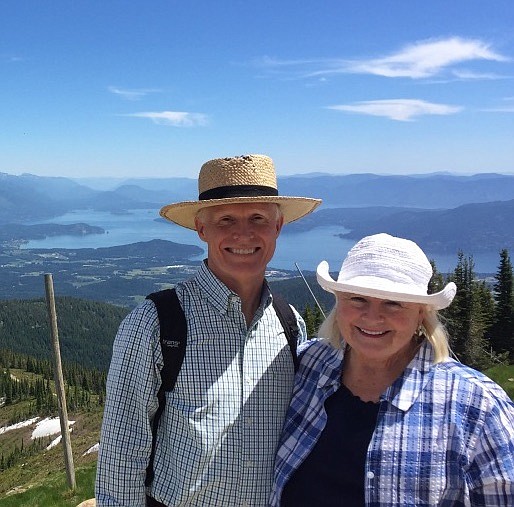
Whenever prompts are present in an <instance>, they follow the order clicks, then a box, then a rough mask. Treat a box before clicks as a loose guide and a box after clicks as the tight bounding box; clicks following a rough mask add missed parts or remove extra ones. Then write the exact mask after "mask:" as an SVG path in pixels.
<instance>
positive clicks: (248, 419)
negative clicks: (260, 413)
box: [245, 417, 253, 426]
mask: <svg viewBox="0 0 514 507" xmlns="http://www.w3.org/2000/svg"><path fill="white" fill-rule="evenodd" d="M245 423H246V425H247V426H251V425H252V423H253V419H252V418H251V417H247V418H246V419H245Z"/></svg>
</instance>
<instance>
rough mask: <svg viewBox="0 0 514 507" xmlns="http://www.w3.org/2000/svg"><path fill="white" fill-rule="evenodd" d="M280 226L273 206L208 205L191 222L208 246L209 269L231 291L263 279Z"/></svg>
mask: <svg viewBox="0 0 514 507" xmlns="http://www.w3.org/2000/svg"><path fill="white" fill-rule="evenodd" d="M283 223H284V219H283V217H282V214H281V213H280V211H279V208H278V205H276V204H274V203H244V204H227V205H223V206H210V207H208V208H205V209H203V210H202V211H201V212H200V213H199V214H198V216H197V217H196V219H195V225H196V230H197V232H198V236H199V237H200V239H201V240H202V241H205V242H206V243H207V245H208V263H209V269H210V270H211V271H212V272H213V273H214V274H215V275H216V276H217V277H218V278H219V279H220V280H221V281H222V282H223V283H225V284H226V285H227V286H228V287H229V288H232V289H234V288H235V287H237V286H238V284H240V283H244V282H245V281H260V280H261V279H262V278H263V277H264V272H265V270H266V266H267V264H268V262H269V261H270V260H271V258H272V257H273V253H274V252H275V245H276V240H277V237H278V235H279V233H280V229H281V228H282V225H283ZM232 282H235V283H232Z"/></svg>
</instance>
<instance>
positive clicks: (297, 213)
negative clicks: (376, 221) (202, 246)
mask: <svg viewBox="0 0 514 507" xmlns="http://www.w3.org/2000/svg"><path fill="white" fill-rule="evenodd" d="M253 202H257V203H258V202H260V203H275V204H278V205H279V206H280V210H281V211H282V214H283V215H284V223H285V224H287V223H289V222H294V221H295V220H298V219H299V218H302V217H303V216H305V215H308V214H309V213H311V212H312V211H314V210H315V209H316V208H317V207H318V206H319V205H320V204H321V199H311V198H309V197H285V196H282V197H280V196H262V197H227V198H224V199H206V200H203V201H183V202H178V203H175V204H168V205H167V206H163V207H162V208H161V210H160V212H159V214H160V215H161V217H163V218H165V219H166V220H170V221H171V222H174V223H176V224H177V225H180V226H182V227H186V228H188V229H192V230H196V227H195V216H196V214H197V213H198V211H199V210H201V209H202V208H208V207H211V206H222V205H225V204H244V203H253Z"/></svg>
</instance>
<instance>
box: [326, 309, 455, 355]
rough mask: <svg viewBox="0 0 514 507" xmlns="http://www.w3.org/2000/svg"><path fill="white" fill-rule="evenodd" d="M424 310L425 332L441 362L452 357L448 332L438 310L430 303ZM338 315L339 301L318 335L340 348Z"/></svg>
mask: <svg viewBox="0 0 514 507" xmlns="http://www.w3.org/2000/svg"><path fill="white" fill-rule="evenodd" d="M424 310H425V316H424V318H423V321H422V325H423V327H424V328H425V330H424V334H425V337H426V339H427V340H428V341H429V342H430V344H431V345H432V348H433V349H434V363H441V362H443V361H445V360H446V359H448V358H449V357H450V346H449V337H448V333H447V331H446V329H445V327H444V325H443V324H442V322H441V321H440V320H439V315H438V312H437V310H434V309H433V308H432V307H431V306H428V305H424ZM336 317H337V303H336V304H335V306H334V308H332V310H331V311H330V313H329V314H328V315H327V318H326V319H325V320H324V321H323V322H322V323H321V325H320V327H319V329H318V336H319V337H320V338H327V339H328V340H329V341H330V343H331V345H332V346H333V347H335V348H337V349H339V348H341V343H342V342H343V343H344V338H343V337H342V336H341V332H340V331H339V326H338V325H337V318H336Z"/></svg>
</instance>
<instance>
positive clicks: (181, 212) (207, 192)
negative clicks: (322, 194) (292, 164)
mask: <svg viewBox="0 0 514 507" xmlns="http://www.w3.org/2000/svg"><path fill="white" fill-rule="evenodd" d="M246 202H248V203H250V202H271V203H276V204H278V205H279V206H280V209H281V211H282V213H283V215H284V223H286V224H287V223H288V222H292V221H294V220H298V219H299V218H301V217H303V216H304V215H307V214H308V213H310V212H311V211H314V209H315V208H316V207H317V206H319V204H320V203H321V199H311V198H308V197H285V196H279V195H278V188H277V176H276V174H275V167H274V165H273V160H271V158H269V157H267V156H265V155H242V156H240V157H231V158H217V159H214V160H209V161H208V162H206V163H205V164H203V166H202V168H201V169H200V175H199V176H198V200H197V201H184V202H177V203H174V204H168V205H167V206H164V207H163V208H162V209H161V211H160V215H161V216H162V217H164V218H166V219H167V220H170V221H172V222H175V223H176V224H178V225H181V226H182V227H187V228H188V229H193V230H194V229H195V216H196V214H197V212H198V211H199V210H200V209H202V208H206V207H208V206H220V205H222V204H237V203H246Z"/></svg>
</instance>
